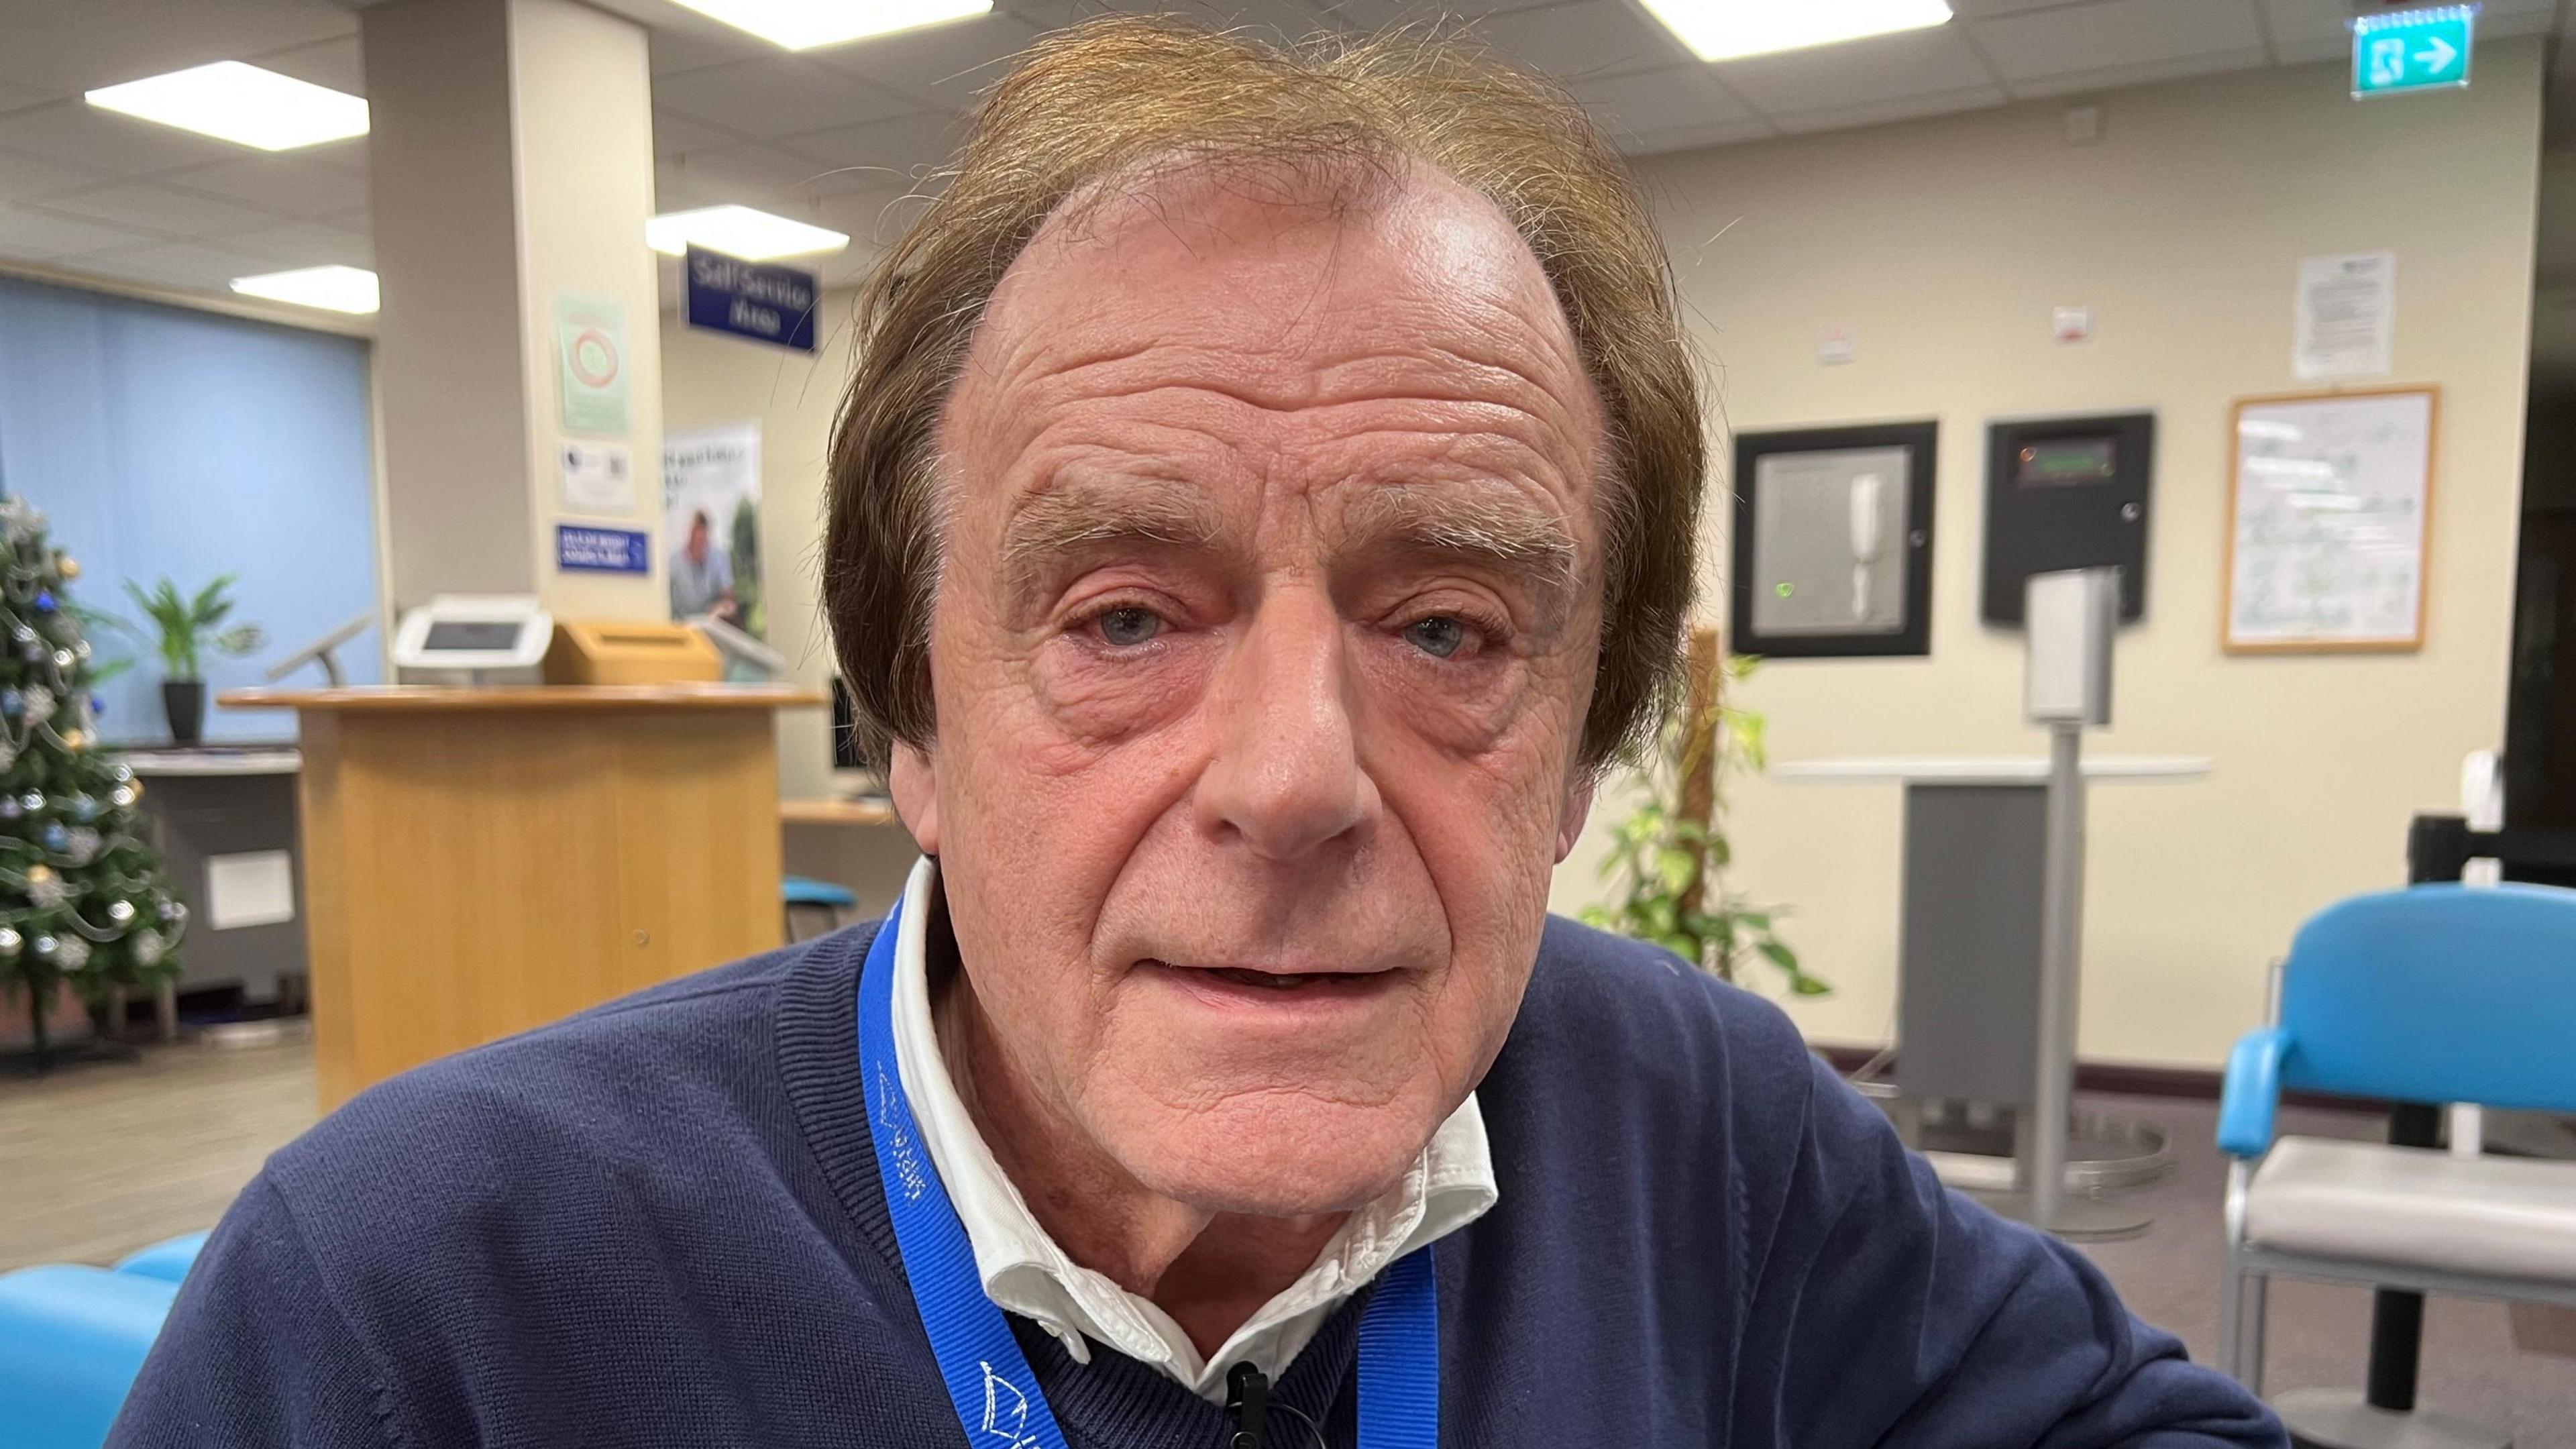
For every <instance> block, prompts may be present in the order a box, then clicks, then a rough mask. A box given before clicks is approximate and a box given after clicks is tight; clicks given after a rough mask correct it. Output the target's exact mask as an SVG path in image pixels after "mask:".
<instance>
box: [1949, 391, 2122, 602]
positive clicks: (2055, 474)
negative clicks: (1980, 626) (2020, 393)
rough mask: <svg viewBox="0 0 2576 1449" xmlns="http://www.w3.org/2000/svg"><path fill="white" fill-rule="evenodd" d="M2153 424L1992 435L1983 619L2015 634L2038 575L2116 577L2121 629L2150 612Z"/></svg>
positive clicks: (2074, 425) (2013, 426) (2102, 419)
mask: <svg viewBox="0 0 2576 1449" xmlns="http://www.w3.org/2000/svg"><path fill="white" fill-rule="evenodd" d="M2155 442H2156V415H2155V414H2154V413H2111V414H2105V415H2103V416H2099V417H2080V418H2062V417H2061V418H2030V419H2024V420H2018V421H2008V422H1999V423H1993V424H1990V425H1988V427H1987V429H1986V557H1985V578H1984V581H1983V584H1982V586H1981V588H1982V597H1981V600H1980V604H1981V607H1980V609H1979V611H1978V612H1979V614H1980V615H1981V616H1982V617H1983V618H1984V620H1985V621H1986V622H1987V623H1989V624H2000V625H2005V626H2008V627H2013V628H2018V627H2020V625H2021V622H2022V607H2023V604H2022V595H2023V592H2024V590H2025V588H2026V586H2027V584H2028V582H2029V579H2030V576H2031V575H2032V574H2044V573H2054V572H2056V571H2058V570H2061V569H2088V568H2106V567H2108V568H2117V569H2118V570H2119V571H2120V622H2121V623H2123V624H2134V623H2136V622H2138V620H2140V619H2142V618H2144V617H2146V612H2147V536H2148V533H2149V528H2148V524H2149V521H2150V520H2149V516H2148V515H2149V510H2150V508H2151V507H2152V504H2153V489H2154V482H2155V463H2156V458H2155Z"/></svg>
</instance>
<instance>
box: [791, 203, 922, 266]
mask: <svg viewBox="0 0 2576 1449" xmlns="http://www.w3.org/2000/svg"><path fill="white" fill-rule="evenodd" d="M929 204H930V202H929V198H927V197H924V196H917V195H913V194H911V193H908V192H902V191H854V192H851V193H850V194H848V195H846V196H827V197H825V198H823V200H822V202H821V203H820V204H819V206H818V207H817V208H816V213H815V218H814V219H815V220H816V221H817V222H818V223H820V224H821V225H824V226H828V227H830V228H832V229H833V230H834V231H839V232H846V233H848V234H849V236H850V241H851V247H850V249H851V250H852V251H854V252H862V253H873V252H877V251H881V250H883V249H884V248H886V247H889V246H892V245H894V243H895V242H896V241H897V240H899V239H900V238H901V237H902V236H903V234H904V233H905V232H906V231H909V230H910V229H911V228H912V225H913V223H915V222H917V221H919V220H921V214H922V212H923V211H924V210H926V209H928V207H929Z"/></svg>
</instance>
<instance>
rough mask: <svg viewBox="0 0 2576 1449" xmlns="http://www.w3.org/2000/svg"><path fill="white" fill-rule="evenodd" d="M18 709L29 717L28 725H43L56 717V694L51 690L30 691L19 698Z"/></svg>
mask: <svg viewBox="0 0 2576 1449" xmlns="http://www.w3.org/2000/svg"><path fill="white" fill-rule="evenodd" d="M18 708H19V709H20V711H22V712H23V713H24V714H25V715H26V716H27V723H29V724H43V723H44V722H45V721H47V720H49V719H52V718H53V717H54V692H53V691H52V690H50V689H31V690H28V691H27V692H26V693H25V694H23V695H21V696H20V697H19V700H18Z"/></svg>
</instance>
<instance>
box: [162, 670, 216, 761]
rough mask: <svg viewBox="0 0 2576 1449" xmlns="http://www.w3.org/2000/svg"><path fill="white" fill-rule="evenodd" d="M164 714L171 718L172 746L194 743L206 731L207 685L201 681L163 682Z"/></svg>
mask: <svg viewBox="0 0 2576 1449" xmlns="http://www.w3.org/2000/svg"><path fill="white" fill-rule="evenodd" d="M161 712H162V713H163V714H165V715H168V716H169V717H170V743H172V744H174V745H193V744H195V743H196V742H197V740H198V738H199V737H200V736H202V735H203V734H204V733H205V732H206V682H205V681H204V680H202V679H184V680H183V679H167V680H163V681H162V683H161Z"/></svg>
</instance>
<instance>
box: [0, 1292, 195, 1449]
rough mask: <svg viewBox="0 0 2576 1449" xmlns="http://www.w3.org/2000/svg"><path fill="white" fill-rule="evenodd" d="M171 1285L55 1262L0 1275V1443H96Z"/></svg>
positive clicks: (155, 1328)
mask: <svg viewBox="0 0 2576 1449" xmlns="http://www.w3.org/2000/svg"><path fill="white" fill-rule="evenodd" d="M178 1295H179V1285H178V1284H177V1283H175V1282H172V1281H170V1280H169V1279H166V1278H151V1277H146V1276H144V1275H143V1274H140V1273H111V1272H109V1271H108V1270H107V1269H105V1268H91V1267H86V1266H80V1265H74V1264H68V1263H61V1264H53V1265H50V1266H47V1267H42V1268H22V1269H20V1270H18V1271H17V1272H15V1273H8V1274H0V1407H5V1410H6V1411H5V1412H0V1449H98V1446H99V1445H101V1444H103V1443H105V1442H107V1430H108V1426H109V1425H111V1424H114V1423H115V1422H116V1411H117V1410H118V1409H119V1408H121V1407H122V1406H123V1405H124V1403H125V1394H126V1390H128V1389H130V1388H132V1387H133V1386H134V1375H135V1374H136V1373H137V1372H138V1371H139V1370H141V1369H142V1367H143V1356H144V1355H145V1354H146V1353H149V1352H151V1350H152V1340H153V1339H154V1338H155V1337H156V1336H158V1335H159V1334H160V1332H161V1321H162V1320H163V1319H165V1318H167V1317H169V1316H170V1302H171V1300H172V1299H174V1298H176V1297H178Z"/></svg>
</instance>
